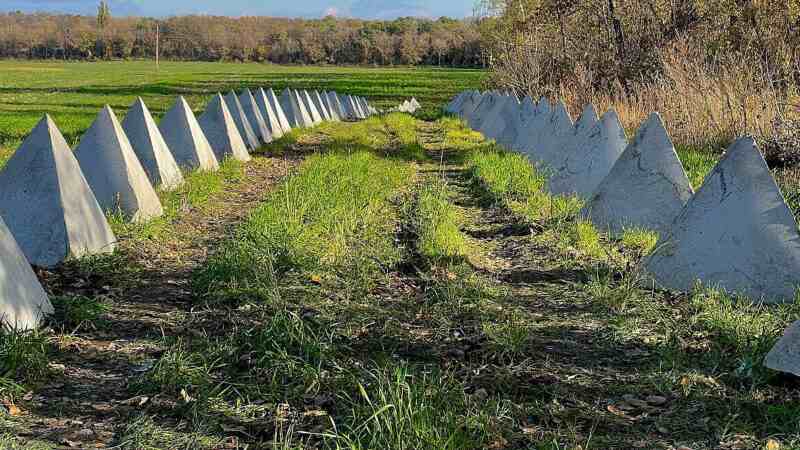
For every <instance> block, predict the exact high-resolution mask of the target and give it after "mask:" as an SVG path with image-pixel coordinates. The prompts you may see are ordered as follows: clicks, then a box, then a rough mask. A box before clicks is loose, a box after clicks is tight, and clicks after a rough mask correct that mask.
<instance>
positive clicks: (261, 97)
mask: <svg viewBox="0 0 800 450" xmlns="http://www.w3.org/2000/svg"><path fill="white" fill-rule="evenodd" d="M255 99H256V104H257V105H258V109H259V112H261V117H263V118H264V122H265V123H266V124H267V128H269V132H270V134H271V135H272V139H273V140H275V139H280V138H281V137H282V136H283V126H281V122H280V120H279V119H278V114H277V113H276V112H275V110H274V109H272V105H270V103H269V100H268V99H267V93H266V92H264V89H261V88H258V89H256V93H255Z"/></svg>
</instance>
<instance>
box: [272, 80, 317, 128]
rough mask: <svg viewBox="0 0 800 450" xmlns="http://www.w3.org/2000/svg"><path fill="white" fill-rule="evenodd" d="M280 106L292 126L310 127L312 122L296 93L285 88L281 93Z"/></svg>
mask: <svg viewBox="0 0 800 450" xmlns="http://www.w3.org/2000/svg"><path fill="white" fill-rule="evenodd" d="M280 100H281V106H282V107H283V111H284V112H285V113H286V117H287V119H289V123H290V124H291V126H292V127H295V128H297V127H310V126H312V125H313V124H314V122H312V121H311V116H309V115H308V111H306V109H305V107H304V106H303V102H302V101H301V100H300V97H299V96H298V95H297V93H296V92H295V91H293V90H291V89H289V88H286V89H285V90H284V91H283V93H282V94H281V99H280Z"/></svg>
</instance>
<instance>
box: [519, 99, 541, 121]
mask: <svg viewBox="0 0 800 450" xmlns="http://www.w3.org/2000/svg"><path fill="white" fill-rule="evenodd" d="M520 105H521V110H522V112H521V115H522V120H523V121H525V122H527V121H528V119H530V118H532V117H533V116H534V115H536V111H537V108H536V107H537V105H536V102H535V101H533V99H532V98H531V96H530V95H526V96H525V98H523V99H522V101H521V102H520Z"/></svg>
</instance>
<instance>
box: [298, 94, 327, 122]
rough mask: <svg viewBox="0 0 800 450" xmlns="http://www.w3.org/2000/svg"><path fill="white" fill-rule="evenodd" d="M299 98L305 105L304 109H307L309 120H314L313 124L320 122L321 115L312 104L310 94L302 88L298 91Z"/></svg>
mask: <svg viewBox="0 0 800 450" xmlns="http://www.w3.org/2000/svg"><path fill="white" fill-rule="evenodd" d="M300 99H301V100H302V101H303V106H305V108H306V111H308V114H309V115H310V116H311V121H312V122H314V125H316V124H318V123H322V115H320V113H319V110H317V107H316V105H314V101H313V100H311V94H309V93H308V91H307V90H305V89H303V90H302V91H301V92H300Z"/></svg>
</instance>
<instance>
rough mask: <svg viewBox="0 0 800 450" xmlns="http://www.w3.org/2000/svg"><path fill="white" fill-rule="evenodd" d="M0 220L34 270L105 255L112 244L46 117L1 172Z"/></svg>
mask: <svg viewBox="0 0 800 450" xmlns="http://www.w3.org/2000/svg"><path fill="white" fill-rule="evenodd" d="M0 216H2V217H3V218H4V220H5V223H6V225H7V226H8V229H9V230H11V233H12V234H13V235H14V238H15V239H16V241H17V243H18V244H19V247H20V249H22V252H23V254H24V255H25V257H26V258H27V259H28V261H29V262H30V263H31V264H34V265H37V266H42V267H53V266H55V265H57V264H59V263H61V262H62V261H64V260H65V259H67V258H70V257H81V256H84V255H87V254H99V253H110V252H112V251H113V250H114V243H115V242H116V240H117V239H116V237H115V236H114V233H113V232H112V231H111V227H110V226H109V225H108V221H107V220H106V216H105V215H104V214H103V210H102V209H101V208H100V205H99V204H98V203H97V199H96V198H95V196H94V193H93V192H92V189H91V188H90V187H89V183H87V181H86V178H85V177H84V176H83V172H82V171H81V168H80V165H79V164H78V161H77V160H76V159H75V155H74V154H73V153H72V150H70V148H69V146H68V145H67V142H66V141H65V140H64V137H63V136H62V135H61V132H60V131H58V128H57V127H56V125H55V124H54V123H53V120H52V119H51V118H50V116H45V117H44V118H43V119H42V120H41V121H40V122H39V124H38V125H36V127H35V128H34V129H33V131H32V132H31V134H30V135H28V137H27V138H26V139H25V141H23V143H22V145H21V146H20V147H19V148H18V149H17V151H16V152H14V154H13V155H12V156H11V158H10V159H9V160H8V162H7V163H6V165H5V167H4V168H3V170H2V171H0Z"/></svg>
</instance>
